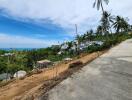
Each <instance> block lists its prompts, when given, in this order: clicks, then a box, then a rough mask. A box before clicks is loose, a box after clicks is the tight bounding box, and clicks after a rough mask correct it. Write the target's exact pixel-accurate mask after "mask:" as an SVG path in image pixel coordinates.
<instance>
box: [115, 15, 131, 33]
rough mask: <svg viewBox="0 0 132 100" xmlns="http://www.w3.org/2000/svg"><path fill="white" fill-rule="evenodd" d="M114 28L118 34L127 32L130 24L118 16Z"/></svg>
mask: <svg viewBox="0 0 132 100" xmlns="http://www.w3.org/2000/svg"><path fill="white" fill-rule="evenodd" d="M113 27H114V28H115V30H116V33H119V32H123V31H127V30H128V29H129V24H128V22H127V20H126V19H124V18H123V17H120V16H117V17H116V18H115V22H114V23H113Z"/></svg>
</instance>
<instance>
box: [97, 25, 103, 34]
mask: <svg viewBox="0 0 132 100" xmlns="http://www.w3.org/2000/svg"><path fill="white" fill-rule="evenodd" d="M102 33H103V28H102V26H101V25H99V26H98V27H97V30H96V34H97V35H102Z"/></svg>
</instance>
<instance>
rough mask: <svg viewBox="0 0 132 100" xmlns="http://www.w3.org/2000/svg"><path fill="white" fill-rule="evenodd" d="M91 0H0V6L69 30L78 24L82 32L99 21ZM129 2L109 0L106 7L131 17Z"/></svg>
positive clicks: (129, 0) (12, 13) (98, 14)
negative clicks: (49, 21) (51, 22)
mask: <svg viewBox="0 0 132 100" xmlns="http://www.w3.org/2000/svg"><path fill="white" fill-rule="evenodd" d="M93 2H94V0H0V8H3V9H4V10H5V11H6V12H7V13H8V14H9V15H12V16H14V17H18V18H29V19H33V20H42V19H49V20H52V21H53V23H55V24H58V25H60V26H62V27H63V28H69V29H71V30H73V29H74V24H78V25H79V30H80V32H82V31H86V30H87V29H89V28H92V27H95V26H97V23H98V21H99V18H100V12H98V11H97V10H96V9H93V7H92V4H93ZM131 4H132V0H122V1H121V0H110V3H109V6H107V7H108V8H109V9H108V11H111V12H112V13H113V14H115V15H117V14H119V15H124V16H125V17H126V16H127V17H129V18H130V19H132V13H131V9H132V6H131ZM105 7H106V6H105ZM111 9H112V10H111Z"/></svg>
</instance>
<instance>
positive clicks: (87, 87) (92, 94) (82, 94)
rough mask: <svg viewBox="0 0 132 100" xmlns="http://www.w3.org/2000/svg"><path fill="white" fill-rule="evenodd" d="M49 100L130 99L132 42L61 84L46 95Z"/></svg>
mask: <svg viewBox="0 0 132 100" xmlns="http://www.w3.org/2000/svg"><path fill="white" fill-rule="evenodd" d="M39 99H40V100H44V97H43V96H42V97H40V98H39ZM48 100H132V39H129V40H126V41H124V42H122V43H121V44H119V45H118V46H116V47H114V48H112V49H111V50H109V51H108V52H107V53H105V54H103V55H102V56H101V57H99V58H97V59H96V60H94V61H93V62H91V63H90V64H88V65H86V66H84V67H83V68H82V70H81V71H79V72H78V73H75V74H74V75H73V76H72V77H70V78H68V79H66V80H64V81H63V82H61V83H60V84H59V85H58V86H56V87H55V88H53V89H52V90H51V91H49V92H48Z"/></svg>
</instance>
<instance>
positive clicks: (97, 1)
mask: <svg viewBox="0 0 132 100" xmlns="http://www.w3.org/2000/svg"><path fill="white" fill-rule="evenodd" d="M103 1H104V2H105V3H106V4H108V3H109V0H95V1H94V3H93V7H95V6H97V10H99V9H100V7H101V9H102V12H103V13H104V12H105V11H104V7H103Z"/></svg>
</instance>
